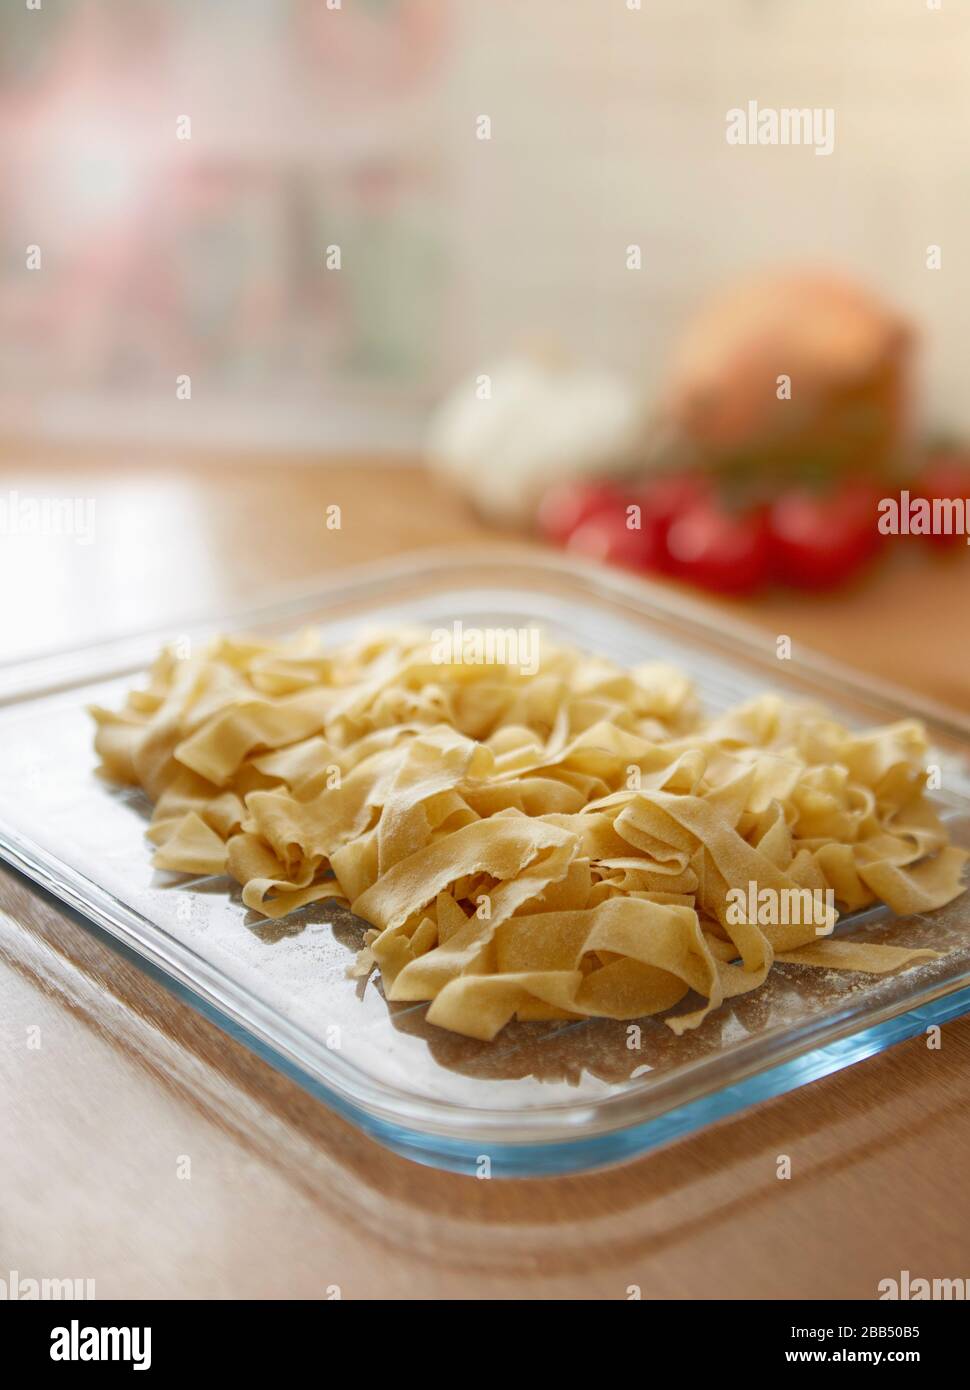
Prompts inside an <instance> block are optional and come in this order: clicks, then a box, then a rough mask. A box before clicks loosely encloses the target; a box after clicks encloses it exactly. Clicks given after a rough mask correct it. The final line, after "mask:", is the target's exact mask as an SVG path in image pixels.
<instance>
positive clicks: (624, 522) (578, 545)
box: [568, 508, 656, 569]
mask: <svg viewBox="0 0 970 1390" xmlns="http://www.w3.org/2000/svg"><path fill="white" fill-rule="evenodd" d="M568 548H569V549H570V550H571V551H573V552H574V553H575V554H577V555H586V556H588V557H589V559H591V560H605V561H607V562H608V563H610V564H614V565H624V566H625V567H626V568H627V569H654V568H656V563H655V561H656V543H655V539H654V536H653V533H652V532H650V531H647V530H642V529H641V530H635V529H634V528H633V527H631V526H630V525H629V524H628V518H627V513H626V509H625V508H624V509H623V510H622V511H612V512H601V513H600V515H599V516H592V517H590V518H589V520H588V521H584V522H583V524H582V526H578V527H577V528H576V530H575V531H574V532H573V534H572V535H571V536H570V538H569V542H568Z"/></svg>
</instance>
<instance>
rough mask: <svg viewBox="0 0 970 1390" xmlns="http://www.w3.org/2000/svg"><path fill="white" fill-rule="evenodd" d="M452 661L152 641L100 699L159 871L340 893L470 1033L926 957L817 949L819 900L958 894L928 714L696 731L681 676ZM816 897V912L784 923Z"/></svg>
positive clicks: (574, 659) (767, 710)
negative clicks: (111, 703) (151, 659)
mask: <svg viewBox="0 0 970 1390" xmlns="http://www.w3.org/2000/svg"><path fill="white" fill-rule="evenodd" d="M439 655H440V653H439V652H438V650H437V648H436V646H435V645H434V643H433V642H432V641H431V639H430V638H429V636H428V635H427V634H423V633H420V632H412V631H398V632H391V633H374V634H368V635H367V636H365V637H364V638H362V639H361V640H360V641H358V642H355V643H350V644H348V645H345V646H343V647H340V648H335V649H332V650H325V649H324V648H323V646H322V645H321V642H320V640H319V638H318V637H317V636H316V635H315V634H314V633H304V634H301V635H299V636H297V637H294V638H291V639H287V640H285V641H280V642H270V641H260V640H258V639H253V638H222V639H220V640H219V641H217V642H214V643H213V644H212V645H211V646H210V647H209V648H208V649H206V650H205V651H203V652H201V653H200V654H199V655H196V656H192V657H189V658H187V659H183V660H180V659H178V658H177V657H176V655H175V654H174V653H172V652H164V653H163V654H162V655H161V656H160V657H159V659H158V660H157V662H156V663H155V666H154V667H153V669H152V672H151V676H150V679H149V682H148V684H147V686H146V687H145V688H143V689H139V690H137V691H133V692H132V693H131V695H130V696H129V698H128V702H127V704H126V706H125V708H124V709H123V710H122V711H121V712H120V713H113V712H111V711H108V710H104V709H95V710H94V711H93V713H94V717H95V719H96V721H97V724H98V732H97V739H96V744H97V749H98V752H99V754H100V756H101V761H102V769H103V772H104V774H105V775H106V776H108V777H109V778H111V779H113V780H115V781H118V782H123V783H128V784H133V785H139V786H141V787H143V788H144V789H145V791H146V792H147V793H148V795H149V796H150V797H151V798H152V800H153V802H154V803H155V810H154V816H153V819H152V823H151V826H150V829H149V832H148V833H149V838H150V839H151V840H152V841H153V843H154V844H155V845H156V846H157V849H156V853H155V861H154V862H155V864H156V865H157V866H158V867H159V868H162V869H166V870H174V871H177V872H183V873H187V874H192V875H197V876H198V875H211V874H222V873H229V874H230V875H232V876H233V877H235V878H236V879H237V880H238V882H239V883H240V884H241V885H242V898H243V902H244V903H245V904H246V906H247V907H249V908H251V909H252V910H253V911H255V912H259V913H262V914H263V915H264V916H266V917H274V918H275V917H281V916H283V915H285V914H286V913H289V912H292V911H294V910H295V909H297V908H300V907H303V906H305V905H306V904H308V903H312V902H315V901H319V900H321V899H324V898H336V899H339V900H341V901H342V902H344V903H346V904H347V905H348V906H349V907H350V908H351V910H352V911H353V912H354V913H356V914H357V915H358V916H359V917H361V918H363V919H364V920H365V921H366V922H367V923H369V924H370V930H369V931H368V933H367V937H366V943H365V946H364V949H363V950H362V951H361V953H360V956H359V957H358V960H357V962H356V964H355V965H354V966H353V967H352V973H354V974H357V975H367V974H369V973H370V971H371V970H373V969H374V968H375V967H376V968H378V969H379V970H380V972H381V978H382V984H383V988H384V991H385V994H386V996H387V997H388V999H391V1000H413V1001H419V1000H427V1001H430V1009H429V1012H428V1018H429V1020H430V1021H431V1022H432V1023H434V1024H438V1025H439V1026H441V1027H443V1028H448V1029H451V1030H453V1031H455V1032H457V1033H463V1034H466V1035H468V1036H471V1037H475V1038H481V1039H491V1038H493V1037H494V1036H495V1035H496V1033H498V1032H499V1030H500V1029H502V1028H503V1027H504V1026H505V1025H506V1024H507V1023H508V1022H510V1021H511V1020H512V1019H513V1018H518V1019H520V1020H544V1019H570V1018H583V1017H606V1018H614V1019H633V1018H640V1017H643V1016H646V1015H650V1014H657V1013H661V1012H666V1011H668V1010H671V1009H673V1008H674V1007H675V1006H676V1005H678V1004H680V1002H681V1001H682V1000H684V999H685V998H686V996H688V995H689V994H692V995H693V996H694V998H695V1000H699V1001H700V1003H699V1005H698V1006H696V1007H693V1008H690V1009H689V1011H688V1012H680V1013H676V1014H670V1015H669V1016H668V1017H667V1019H666V1022H667V1023H668V1024H669V1026H670V1027H671V1028H672V1029H673V1030H674V1032H676V1033H681V1032H683V1031H684V1030H685V1029H688V1028H694V1027H696V1026H697V1025H698V1024H699V1023H700V1022H701V1021H702V1020H703V1019H704V1017H705V1016H706V1015H707V1014H708V1013H709V1012H710V1011H711V1010H712V1009H716V1008H718V1007H719V1006H720V1005H721V1004H722V1003H723V1002H724V1001H725V1000H727V999H730V998H732V997H734V996H736V995H739V994H743V993H747V992H749V991H751V990H755V989H757V988H758V987H759V986H761V985H762V984H763V983H764V982H765V980H766V978H767V976H768V974H769V972H770V971H771V969H772V968H773V966H774V964H775V962H777V961H782V962H786V963H795V964H801V965H806V966H821V967H828V968H830V969H838V970H853V971H864V972H869V973H880V972H883V971H887V970H894V969H897V968H898V967H900V966H905V965H908V964H910V963H911V962H912V961H914V960H917V959H919V958H923V957H927V956H932V955H933V954H934V952H932V951H929V950H926V949H912V948H909V947H907V946H905V945H903V944H900V945H897V946H874V945H865V944H857V943H854V942H852V941H848V940H832V939H828V938H829V935H830V933H831V931H832V929H833V928H834V926H835V923H836V919H837V917H838V911H837V910H836V909H835V908H834V907H833V906H832V905H831V904H832V902H833V900H834V901H835V902H837V904H838V908H839V910H842V911H845V910H849V911H855V910H857V909H859V908H863V907H866V906H868V905H870V904H872V903H874V902H877V901H883V902H885V903H887V904H888V905H889V906H890V907H891V908H893V909H894V910H895V911H896V912H897V913H899V914H902V915H905V914H906V913H911V912H920V913H923V912H926V911H929V910H931V909H933V908H936V907H940V906H942V905H943V904H945V903H947V902H949V901H950V900H951V899H953V898H955V897H956V896H957V895H958V894H959V893H961V892H962V891H963V886H962V883H961V875H962V871H963V866H964V862H965V860H966V857H967V855H966V853H965V851H963V850H961V849H957V848H954V847H953V846H951V845H949V844H948V842H947V836H946V832H945V830H944V828H943V827H942V826H941V824H940V821H939V819H938V817H937V815H936V812H935V810H934V808H933V806H932V804H931V803H930V802H929V801H928V800H927V799H926V798H925V796H924V784H925V781H926V776H925V773H924V770H923V762H924V759H925V755H926V751H927V750H926V739H925V734H924V732H923V729H922V727H921V726H920V725H919V723H918V722H916V721H904V722H902V723H898V724H894V725H890V726H888V727H885V728H880V729H874V730H870V731H867V732H865V733H853V732H850V731H849V730H847V729H845V728H843V727H842V726H841V725H840V724H838V723H837V722H836V721H835V720H833V719H832V718H831V717H830V716H829V715H827V714H826V713H825V712H824V711H822V710H818V709H815V708H813V707H807V706H802V705H792V704H788V703H786V702H785V701H783V700H781V699H780V698H779V697H777V696H774V695H764V696H762V697H760V698H759V699H755V700H752V701H750V702H749V703H747V704H745V705H743V706H741V707H739V708H737V709H734V710H731V711H730V712H728V713H727V714H725V715H723V716H720V717H718V718H715V719H705V718H704V717H703V716H702V714H701V712H700V709H699V707H698V703H697V701H696V699H695V696H694V693H693V691H692V689H691V686H690V683H689V682H688V681H687V680H686V679H685V678H684V677H683V676H682V675H681V674H680V673H678V672H676V671H674V670H671V669H670V668H668V667H666V666H663V665H661V664H656V663H655V664H649V665H645V666H643V667H641V668H639V669H636V670H633V671H623V670H621V669H619V668H617V667H615V666H613V665H611V664H610V663H608V662H606V661H603V660H602V659H599V658H591V657H588V656H584V655H583V654H581V653H579V652H577V651H574V650H572V649H569V648H567V647H564V646H556V645H553V644H552V643H551V642H549V641H548V640H543V642H542V646H541V660H540V661H538V663H537V664H536V665H535V667H534V668H530V667H526V666H525V665H523V666H521V667H520V666H516V665H512V664H507V663H494V662H493V663H488V662H475V661H468V660H460V659H453V660H447V661H442V660H440V659H439ZM458 655H459V656H460V655H461V653H460V652H459V654H458ZM739 894H741V895H748V896H747V898H746V899H745V900H746V901H747V902H748V903H749V904H752V905H753V906H754V907H755V908H756V910H754V911H750V910H749V911H747V912H741V913H739V911H738V908H737V904H738V895H739ZM826 895H827V897H826ZM806 896H807V898H808V899H810V900H811V901H812V902H813V903H818V902H821V903H823V907H822V910H821V914H819V913H818V912H816V913H815V914H814V915H809V916H808V920H806V919H805V915H804V914H803V915H799V914H798V913H795V915H794V916H793V917H792V916H790V915H789V914H787V913H786V912H780V911H775V912H774V915H773V914H772V911H770V909H771V907H772V904H778V903H781V902H782V901H785V902H786V903H787V902H793V903H797V902H798V901H804V900H806ZM826 903H828V906H825V905H824V904H826Z"/></svg>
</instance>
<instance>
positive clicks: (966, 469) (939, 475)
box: [911, 450, 970, 549]
mask: <svg viewBox="0 0 970 1390" xmlns="http://www.w3.org/2000/svg"><path fill="white" fill-rule="evenodd" d="M911 491H912V496H913V497H925V498H927V499H928V500H929V501H930V502H933V501H936V500H948V501H954V502H955V501H957V499H962V500H963V503H964V506H966V503H967V500H968V499H970V458H968V457H967V455H966V454H965V453H964V454H961V453H959V452H958V451H957V450H953V451H949V450H947V451H945V452H941V453H938V454H934V455H933V456H932V457H931V458H930V460H929V463H928V465H927V467H926V469H925V470H924V471H923V473H921V474H920V476H919V478H917V480H916V482H915V483H914V484H913V487H912V490H911ZM957 519H958V520H959V516H958V517H957ZM923 539H924V540H926V541H928V542H929V544H930V545H935V546H940V547H941V548H944V549H945V548H947V547H949V546H951V545H955V544H961V543H962V544H965V543H966V538H965V536H964V533H963V532H962V531H951V532H950V534H949V535H947V533H946V532H945V531H941V532H937V533H935V534H932V533H931V534H930V535H927V536H924V537H923Z"/></svg>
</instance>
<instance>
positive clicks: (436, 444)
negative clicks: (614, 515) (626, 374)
mask: <svg viewBox="0 0 970 1390" xmlns="http://www.w3.org/2000/svg"><path fill="white" fill-rule="evenodd" d="M639 423H640V401H639V398H638V397H637V395H636V393H635V392H634V391H632V390H631V389H630V388H629V387H628V386H626V385H625V384H624V383H623V382H622V381H620V380H618V379H617V378H616V377H614V376H613V375H612V374H610V373H609V372H606V371H601V370H598V369H594V368H588V367H561V366H553V365H549V364H546V363H543V362H540V361H538V360H536V359H532V358H511V359H507V360H506V361H504V362H501V363H500V364H499V365H497V366H496V367H495V368H494V370H492V371H491V372H488V373H485V374H483V375H481V376H477V377H474V378H471V379H469V380H467V381H465V382H463V383H462V384H461V385H460V386H458V387H456V388H455V390H454V391H453V392H452V393H451V394H450V395H449V396H448V397H447V398H446V399H445V401H444V402H443V403H442V404H441V405H440V406H439V407H438V409H437V410H436V411H435V413H434V416H433V419H432V422H431V428H430V433H429V439H428V456H429V461H430V463H431V465H432V467H433V468H434V469H435V471H436V472H437V473H438V474H440V475H441V476H442V477H444V478H446V479H448V480H449V481H450V482H452V483H453V484H455V485H456V486H458V487H459V488H461V489H462V491H463V492H464V493H465V494H466V495H467V496H468V497H469V498H470V499H471V500H472V501H473V502H474V504H475V506H476V507H477V508H478V510H479V511H481V512H482V513H483V515H485V516H487V517H488V518H489V519H491V520H493V521H499V522H505V523H509V524H522V523H526V522H528V521H530V520H531V519H532V517H533V516H534V514H535V508H536V505H537V503H538V501H539V498H540V497H541V495H542V493H543V492H544V491H545V490H546V488H547V487H549V486H550V485H551V484H552V483H556V482H560V481H562V480H563V479H566V478H573V477H578V476H582V477H585V476H590V475H596V474H603V473H606V472H609V471H611V470H614V469H616V468H618V467H622V465H623V463H624V461H625V457H626V455H627V454H628V453H629V451H630V449H631V447H632V445H633V443H634V441H635V439H636V435H637V431H638V426H639Z"/></svg>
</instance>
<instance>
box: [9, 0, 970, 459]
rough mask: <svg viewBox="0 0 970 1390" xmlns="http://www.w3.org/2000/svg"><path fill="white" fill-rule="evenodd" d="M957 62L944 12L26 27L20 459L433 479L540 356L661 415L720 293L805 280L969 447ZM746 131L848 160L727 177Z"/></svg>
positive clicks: (12, 418)
mask: <svg viewBox="0 0 970 1390" xmlns="http://www.w3.org/2000/svg"><path fill="white" fill-rule="evenodd" d="M333 2H334V0H331V3H333ZM968 41H970V9H968V7H967V6H965V5H962V4H959V3H957V0H941V3H940V4H939V7H937V6H936V5H935V4H934V3H933V0H929V3H927V0H812V3H798V2H797V0H718V2H717V3H716V4H714V3H711V0H676V3H657V2H656V0H642V4H641V5H637V4H636V3H635V0H629V2H628V0H568V2H567V0H514V2H513V0H491V2H490V3H488V4H482V3H476V2H475V0H343V3H342V5H340V7H339V8H336V9H335V8H330V5H328V3H327V0H233V2H232V3H229V2H228V0H125V3H124V4H121V3H119V0H114V2H113V3H112V2H111V0H35V5H33V6H31V5H30V0H27V3H26V4H25V3H17V2H16V0H11V3H8V4H7V5H5V6H4V8H3V11H2V14H0V189H2V193H0V202H2V208H3V214H2V225H0V238H2V239H0V433H2V434H3V435H4V436H6V437H8V438H23V437H34V438H38V437H39V438H44V437H51V436H59V437H62V438H69V439H94V440H101V439H108V438H114V439H118V438H120V439H125V440H133V441H141V440H145V441H154V440H161V441H189V442H193V443H195V442H199V443H203V444H210V443H219V444H226V445H231V446H239V445H241V444H247V445H248V444H254V445H258V446H263V447H270V448H274V449H277V448H278V449H280V450H285V449H287V447H289V446H300V447H306V446H310V447H323V448H327V447H346V446H348V445H349V446H355V447H359V448H361V449H362V450H366V449H370V450H378V451H382V452H383V451H386V450H389V449H391V450H403V451H407V450H413V449H414V448H415V446H416V445H418V444H419V443H420V442H421V440H422V439H423V437H424V430H425V422H426V419H427V415H428V411H429V409H430V407H431V405H432V404H433V403H434V402H435V401H436V400H437V399H438V398H439V396H440V395H441V393H442V392H443V391H445V390H446V389H448V388H449V387H451V386H452V385H453V383H454V381H455V379H456V378H457V377H459V376H460V375H461V374H462V373H475V372H477V371H480V370H483V369H484V368H485V367H487V366H488V364H489V363H491V362H493V361H495V360H496V359H499V358H501V357H502V356H503V355H505V354H507V353H508V352H510V351H513V350H517V349H520V348H523V347H529V348H531V347H534V346H536V345H539V346H541V347H543V348H544V349H548V348H550V347H552V348H556V349H563V350H566V351H569V352H571V353H572V354H574V355H576V356H577V357H578V358H580V359H583V360H587V361H590V362H593V363H599V364H603V365H605V366H608V367H610V368H613V369H616V370H618V371H620V372H623V373H625V374H626V375H627V376H628V377H629V378H631V379H635V380H636V381H637V382H638V383H642V384H643V386H644V388H645V392H646V394H647V396H648V398H649V396H650V395H651V393H652V392H654V391H655V390H656V389H658V383H659V381H660V377H661V374H662V369H663V366H664V362H665V358H666V354H667V352H668V350H669V347H670V344H671V341H672V340H673V339H674V337H675V336H676V334H677V333H678V331H679V330H680V327H681V325H682V324H683V322H684V320H685V318H686V317H687V315H688V314H689V313H690V312H691V311H692V310H693V309H695V308H696V307H697V306H698V305H699V304H701V303H703V302H704V300H705V299H706V297H707V296H708V294H709V293H710V292H711V291H713V290H714V289H716V288H717V287H719V286H721V285H723V284H725V283H727V282H729V281H731V280H732V279H734V278H736V277H737V276H738V275H740V274H742V273H744V272H746V271H749V270H751V269H753V268H762V267H765V266H769V265H775V264H790V263H799V264H804V263H806V262H811V263H813V264H815V263H818V264H821V265H824V266H832V267H838V268H840V269H844V270H846V271H848V272H850V273H853V272H854V273H857V274H858V275H860V276H862V277H863V278H864V279H865V281H866V282H867V283H869V284H870V285H872V286H874V287H875V288H876V289H877V290H880V291H881V292H882V293H883V295H884V296H885V297H887V298H888V299H890V300H891V301H892V303H893V304H894V305H896V306H897V307H899V308H900V309H901V310H902V311H903V312H904V313H906V314H908V315H909V316H910V317H911V318H913V319H915V320H916V321H917V322H918V323H919V324H920V325H921V327H922V336H923V348H922V352H921V358H920V367H921V371H922V374H923V377H924V382H925V397H924V400H925V407H924V408H925V409H926V411H927V412H928V413H929V415H930V416H931V417H932V420H933V423H934V425H935V426H943V427H948V428H951V429H961V428H964V429H965V428H966V427H968V426H970V393H968V392H967V391H966V389H965V385H964V380H963V377H964V371H965V347H964V332H965V329H964V319H965V314H964V313H963V312H962V310H961V305H962V304H964V303H965V301H966V297H967V291H968V288H970V271H968V267H967V258H966V246H967V236H966V231H967V226H968V217H970V182H968V179H967V168H968V163H967V153H966V147H965V141H966V131H967V129H968V128H970V80H968V79H970V72H968V66H970V42H968ZM749 100H757V101H758V103H759V104H760V105H761V106H762V107H764V106H775V107H784V106H798V107H802V106H806V107H823V108H825V107H832V108H834V110H835V113H836V138H835V148H834V151H833V153H832V154H831V155H828V156H818V155H816V154H815V153H814V151H813V150H812V149H809V148H791V147H779V146H774V147H770V146H769V147H747V148H746V147H738V146H730V145H728V144H727V142H726V140H725V115H726V112H727V111H728V110H729V109H731V108H733V107H739V106H744V105H745V104H746V103H747V102H748V101H749ZM482 115H487V116H488V118H489V120H490V122H491V138H490V139H489V140H482V139H479V138H478V130H479V127H478V126H477V122H478V118H479V117H480V116H482ZM182 116H188V117H189V118H190V122H191V135H190V138H187V139H185V138H182V139H180V138H178V137H179V133H180V128H179V126H178V124H177V123H178V120H179V118H180V117H182ZM181 133H182V134H184V133H185V127H184V125H183V127H182V128H181ZM931 244H935V245H939V246H940V248H941V269H939V270H929V269H927V264H926V255H927V250H926V249H927V247H928V246H929V245H931ZM630 245H637V246H639V247H640V248H641V256H642V268H641V269H639V270H631V269H628V268H627V247H628V246H630ZM334 246H339V248H340V253H341V265H340V269H339V270H337V269H334V268H328V264H327V261H328V251H327V248H328V247H334ZM31 247H36V248H39V251H40V266H39V268H35V269H29V270H28V269H27V264H28V258H29V255H30V252H29V248H31ZM331 260H332V253H331ZM35 261H36V253H35ZM182 374H188V375H190V376H191V382H192V399H191V408H187V403H186V402H185V401H184V400H180V399H178V398H177V396H176V389H175V381H176V377H177V376H179V375H182Z"/></svg>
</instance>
